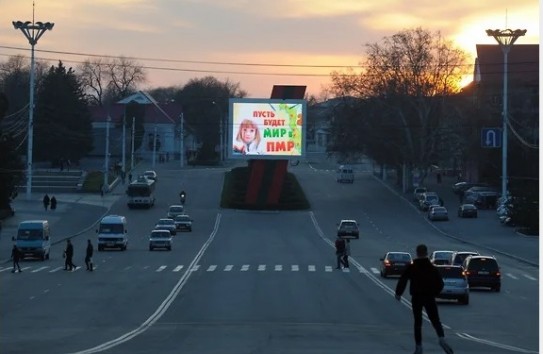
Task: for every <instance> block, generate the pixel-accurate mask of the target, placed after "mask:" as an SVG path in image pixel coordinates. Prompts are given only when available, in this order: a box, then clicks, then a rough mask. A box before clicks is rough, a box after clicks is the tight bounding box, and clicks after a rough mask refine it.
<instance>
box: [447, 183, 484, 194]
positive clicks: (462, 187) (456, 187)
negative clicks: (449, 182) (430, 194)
mask: <svg viewBox="0 0 543 354" xmlns="http://www.w3.org/2000/svg"><path fill="white" fill-rule="evenodd" d="M471 187H490V185H489V184H487V183H480V182H458V183H455V184H453V186H452V190H453V192H454V194H463V193H464V192H465V191H467V190H468V189H470V188H471Z"/></svg>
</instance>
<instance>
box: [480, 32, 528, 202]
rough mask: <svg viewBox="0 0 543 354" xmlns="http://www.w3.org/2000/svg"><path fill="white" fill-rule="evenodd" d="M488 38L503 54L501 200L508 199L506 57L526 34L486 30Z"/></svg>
mask: <svg viewBox="0 0 543 354" xmlns="http://www.w3.org/2000/svg"><path fill="white" fill-rule="evenodd" d="M486 34H487V35H488V36H491V37H494V39H495V40H496V41H497V42H498V43H499V45H500V47H501V49H502V52H503V112H502V115H503V117H502V198H507V197H508V192H507V129H508V126H509V122H508V119H509V117H508V115H509V112H508V107H507V97H508V96H507V74H508V73H507V56H508V54H509V51H510V50H511V47H512V46H513V44H515V42H516V40H517V39H518V38H519V37H521V36H524V35H525V34H526V30H520V29H517V30H514V31H513V30H511V29H506V30H490V29H489V30H486Z"/></svg>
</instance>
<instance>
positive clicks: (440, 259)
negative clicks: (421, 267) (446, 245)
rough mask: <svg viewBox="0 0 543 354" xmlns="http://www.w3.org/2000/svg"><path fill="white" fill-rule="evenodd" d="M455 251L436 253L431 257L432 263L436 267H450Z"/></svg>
mask: <svg viewBox="0 0 543 354" xmlns="http://www.w3.org/2000/svg"><path fill="white" fill-rule="evenodd" d="M453 253H454V251H434V252H432V254H431V255H430V262H432V263H433V264H435V265H448V264H450V261H451V256H452V254H453Z"/></svg>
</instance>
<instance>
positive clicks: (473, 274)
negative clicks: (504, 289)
mask: <svg viewBox="0 0 543 354" xmlns="http://www.w3.org/2000/svg"><path fill="white" fill-rule="evenodd" d="M462 267H463V268H464V272H465V274H466V276H467V278H468V283H469V286H470V288H473V287H486V288H490V289H491V290H494V291H496V292H498V291H500V290H501V272H500V267H499V265H498V261H497V260H496V257H493V256H469V257H467V258H466V259H465V260H464V263H463V265H462Z"/></svg>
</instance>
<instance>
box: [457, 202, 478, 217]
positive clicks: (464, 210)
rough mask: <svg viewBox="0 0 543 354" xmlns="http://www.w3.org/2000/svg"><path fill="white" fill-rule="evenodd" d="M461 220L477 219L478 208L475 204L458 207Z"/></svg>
mask: <svg viewBox="0 0 543 354" xmlns="http://www.w3.org/2000/svg"><path fill="white" fill-rule="evenodd" d="M458 217H459V218H476V217H477V207H476V206H475V205H474V204H462V205H460V206H459V207H458Z"/></svg>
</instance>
